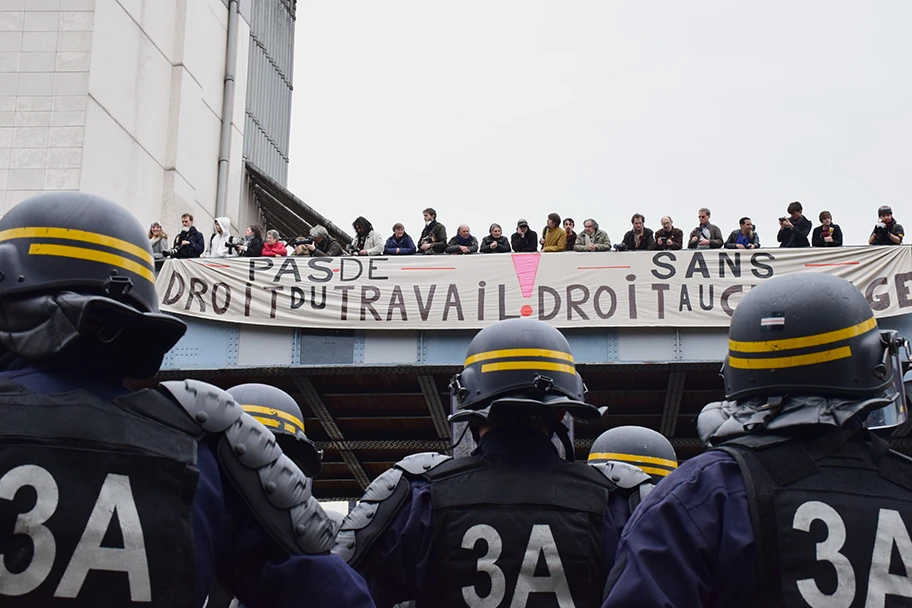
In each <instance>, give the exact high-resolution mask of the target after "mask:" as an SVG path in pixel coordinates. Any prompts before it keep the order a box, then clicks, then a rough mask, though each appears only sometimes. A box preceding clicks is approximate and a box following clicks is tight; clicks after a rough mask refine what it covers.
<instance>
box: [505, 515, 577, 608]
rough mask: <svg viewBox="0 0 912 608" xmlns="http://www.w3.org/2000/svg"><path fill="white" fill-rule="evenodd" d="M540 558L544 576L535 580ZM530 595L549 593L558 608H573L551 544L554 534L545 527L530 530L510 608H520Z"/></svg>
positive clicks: (524, 604)
mask: <svg viewBox="0 0 912 608" xmlns="http://www.w3.org/2000/svg"><path fill="white" fill-rule="evenodd" d="M542 555H543V556H544V558H545V565H546V566H547V567H548V576H535V566H537V565H538V560H539V557H540V556H542ZM530 593H553V594H554V597H555V598H557V605H558V606H559V607H560V608H576V605H575V604H574V603H573V597H572V596H571V595H570V583H569V582H568V581H567V574H566V573H565V572H564V564H563V563H561V558H560V554H559V553H558V552H557V545H556V544H555V542H554V534H552V533H551V527H550V526H548V525H546V524H536V525H534V526H532V534H530V535H529V544H528V545H527V546H526V554H525V556H524V557H523V562H522V568H521V569H520V571H519V580H517V581H516V592H515V593H514V594H513V601H512V602H511V603H510V608H524V607H525V606H526V604H528V602H529V594H530Z"/></svg>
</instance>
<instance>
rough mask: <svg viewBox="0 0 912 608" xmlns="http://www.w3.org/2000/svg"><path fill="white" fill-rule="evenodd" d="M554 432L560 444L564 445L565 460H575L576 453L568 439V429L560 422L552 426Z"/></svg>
mask: <svg viewBox="0 0 912 608" xmlns="http://www.w3.org/2000/svg"><path fill="white" fill-rule="evenodd" d="M554 434H555V435H557V438H558V439H560V442H561V445H563V446H564V458H565V459H566V460H567V462H575V461H576V454H575V453H574V451H573V442H572V441H570V430H569V429H568V428H567V427H565V426H564V425H563V424H561V423H559V422H558V423H557V426H556V427H555V428H554Z"/></svg>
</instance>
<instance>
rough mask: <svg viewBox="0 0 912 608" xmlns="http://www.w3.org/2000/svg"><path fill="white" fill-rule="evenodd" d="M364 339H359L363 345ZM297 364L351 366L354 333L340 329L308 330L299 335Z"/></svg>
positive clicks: (353, 353) (353, 360)
mask: <svg viewBox="0 0 912 608" xmlns="http://www.w3.org/2000/svg"><path fill="white" fill-rule="evenodd" d="M363 341H364V339H363V338H361V342H362V345H363ZM300 344H301V349H300V354H299V364H300V365H302V366H305V367H306V366H309V365H353V364H354V363H355V332H353V331H348V330H342V329H328V330H317V329H309V330H307V332H306V333H304V332H302V333H301V338H300ZM362 352H363V346H362Z"/></svg>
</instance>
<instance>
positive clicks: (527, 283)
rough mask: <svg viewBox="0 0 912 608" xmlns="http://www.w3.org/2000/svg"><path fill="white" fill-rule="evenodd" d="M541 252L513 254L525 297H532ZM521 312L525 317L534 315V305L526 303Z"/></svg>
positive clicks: (514, 264) (520, 285) (514, 265)
mask: <svg viewBox="0 0 912 608" xmlns="http://www.w3.org/2000/svg"><path fill="white" fill-rule="evenodd" d="M540 256H541V254H540V253H519V254H513V256H512V258H513V270H515V271H516V278H517V279H519V287H520V289H521V290H522V295H523V298H531V297H532V289H533V288H534V287H535V275H536V274H538V262H539V257H540ZM519 314H521V315H522V316H524V317H528V316H531V315H532V307H531V306H529V305H528V304H524V305H523V307H522V308H520V309H519Z"/></svg>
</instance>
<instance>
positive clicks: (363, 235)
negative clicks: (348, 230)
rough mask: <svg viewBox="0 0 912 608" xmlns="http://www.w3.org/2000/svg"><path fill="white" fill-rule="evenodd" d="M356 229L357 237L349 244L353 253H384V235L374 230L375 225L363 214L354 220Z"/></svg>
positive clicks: (350, 251)
mask: <svg viewBox="0 0 912 608" xmlns="http://www.w3.org/2000/svg"><path fill="white" fill-rule="evenodd" d="M352 228H354V229H355V238H354V239H352V242H351V244H349V246H348V252H349V253H350V254H351V255H380V254H381V253H383V245H384V243H383V237H382V236H380V233H379V232H377V231H376V230H374V227H373V226H372V225H371V223H370V222H369V221H367V219H366V218H365V217H363V216H360V215H359V216H358V217H357V218H356V219H355V221H354V222H352Z"/></svg>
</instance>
